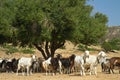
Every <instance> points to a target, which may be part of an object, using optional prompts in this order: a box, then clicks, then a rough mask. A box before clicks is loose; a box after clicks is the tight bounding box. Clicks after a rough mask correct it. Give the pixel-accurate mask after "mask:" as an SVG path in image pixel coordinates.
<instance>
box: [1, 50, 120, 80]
mask: <svg viewBox="0 0 120 80" xmlns="http://www.w3.org/2000/svg"><path fill="white" fill-rule="evenodd" d="M56 53H60V54H62V55H63V56H65V57H67V56H69V55H71V54H73V53H74V54H76V55H80V54H82V53H83V52H80V51H77V50H74V49H73V48H70V49H66V50H60V49H59V50H57V51H56ZM35 54H36V55H37V56H38V57H40V56H41V55H40V52H38V51H36V53H35ZM90 54H94V55H96V54H98V51H91V52H90ZM107 55H108V57H113V56H119V57H120V51H118V52H117V53H112V52H110V53H107ZM21 56H30V55H24V54H20V53H15V54H13V55H9V56H8V55H5V53H3V52H1V51H0V57H9V58H12V57H16V58H19V57H21ZM0 80H120V74H119V73H118V70H115V74H107V73H103V72H101V68H100V65H98V67H97V76H95V75H91V76H90V75H89V74H87V75H86V76H80V74H79V72H78V73H72V74H69V75H68V74H58V73H57V74H56V75H55V76H52V75H49V76H46V75H45V73H33V74H32V75H30V76H22V75H19V76H17V75H16V73H0Z"/></svg>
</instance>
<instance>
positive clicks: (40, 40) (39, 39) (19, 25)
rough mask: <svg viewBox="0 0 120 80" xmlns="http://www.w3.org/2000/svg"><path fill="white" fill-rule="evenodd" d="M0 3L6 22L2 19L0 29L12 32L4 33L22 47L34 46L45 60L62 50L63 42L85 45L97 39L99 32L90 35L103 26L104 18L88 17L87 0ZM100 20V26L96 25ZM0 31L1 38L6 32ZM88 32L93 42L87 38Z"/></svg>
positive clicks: (16, 0) (23, 0) (4, 1)
mask: <svg viewBox="0 0 120 80" xmlns="http://www.w3.org/2000/svg"><path fill="white" fill-rule="evenodd" d="M0 2H1V4H2V5H0V10H1V13H2V15H4V16H5V17H4V16H2V15H1V16H0V18H2V19H5V20H6V21H3V20H1V22H2V23H0V27H1V28H2V29H3V30H4V28H6V29H8V31H9V30H10V29H11V30H10V31H12V33H10V32H9V33H7V34H10V35H11V36H10V41H11V42H13V43H14V45H20V46H23V47H24V46H35V47H36V48H37V49H38V50H39V51H40V52H41V53H42V55H43V57H44V58H45V59H47V58H48V57H50V56H52V57H53V56H54V54H55V51H56V50H57V49H58V48H60V47H62V46H63V45H64V43H65V41H66V40H70V41H73V42H78V43H79V42H82V43H84V44H86V45H88V44H89V43H91V42H93V41H94V40H93V38H95V39H97V38H98V37H100V36H101V35H100V36H98V34H99V32H98V34H97V33H91V32H92V31H96V30H97V29H98V31H100V30H99V28H98V27H101V28H102V26H103V25H105V24H106V22H104V23H103V22H102V21H103V20H102V19H103V18H104V16H101V14H96V15H94V16H91V15H90V14H91V11H92V9H93V7H92V6H90V5H86V0H0ZM5 9H6V10H8V11H5ZM4 13H5V14H4ZM102 17H103V18H102ZM7 19H8V20H7ZM105 19H106V18H105ZM99 21H101V22H102V24H99ZM3 22H4V24H5V27H4V28H3V26H4V24H3ZM8 27H9V28H10V29H9V28H8ZM96 27H97V28H96ZM90 29H91V31H90ZM1 31H2V30H1ZM1 31H0V33H1V34H0V37H1V35H3V34H4V33H6V32H5V30H4V31H3V33H2V32H1ZM102 31H103V30H102ZM102 31H100V32H101V33H102ZM90 33H91V35H90V36H93V37H92V39H90V37H86V36H89V34H90ZM94 34H95V35H94ZM96 35H97V36H96ZM3 36H4V35H3ZM84 39H87V41H84ZM89 40H90V41H89Z"/></svg>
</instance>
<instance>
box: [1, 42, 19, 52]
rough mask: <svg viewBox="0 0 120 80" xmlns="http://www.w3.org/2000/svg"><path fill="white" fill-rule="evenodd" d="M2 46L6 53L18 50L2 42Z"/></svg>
mask: <svg viewBox="0 0 120 80" xmlns="http://www.w3.org/2000/svg"><path fill="white" fill-rule="evenodd" d="M2 47H3V48H4V49H5V51H6V54H12V53H15V52H19V50H18V49H17V48H16V47H13V46H12V45H8V44H4V45H3V46H2Z"/></svg>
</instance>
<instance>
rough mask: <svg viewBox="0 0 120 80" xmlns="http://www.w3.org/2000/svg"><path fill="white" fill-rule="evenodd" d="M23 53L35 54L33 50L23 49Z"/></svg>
mask: <svg viewBox="0 0 120 80" xmlns="http://www.w3.org/2000/svg"><path fill="white" fill-rule="evenodd" d="M21 52H22V53H23V54H34V53H35V51H33V50H32V49H22V50H21Z"/></svg>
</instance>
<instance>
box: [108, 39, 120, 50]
mask: <svg viewBox="0 0 120 80" xmlns="http://www.w3.org/2000/svg"><path fill="white" fill-rule="evenodd" d="M109 43H110V45H111V46H112V49H113V50H120V38H115V39H112V40H110V41H109Z"/></svg>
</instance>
